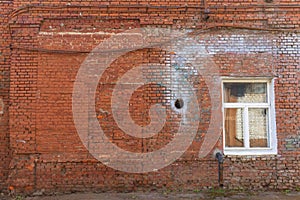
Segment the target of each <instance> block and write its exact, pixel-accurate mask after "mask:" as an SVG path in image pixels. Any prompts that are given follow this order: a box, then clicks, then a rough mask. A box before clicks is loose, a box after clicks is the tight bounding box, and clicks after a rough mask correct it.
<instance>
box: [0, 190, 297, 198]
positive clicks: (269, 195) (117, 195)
mask: <svg viewBox="0 0 300 200" xmlns="http://www.w3.org/2000/svg"><path fill="white" fill-rule="evenodd" d="M87 199H88V200H135V199H136V200H210V199H211V200H212V199H214V200H252V199H259V200H277V199H278V200H300V192H261V193H258V192H256V193H255V192H242V193H228V192H224V193H222V192H219V191H209V192H186V193H173V192H171V193H167V192H134V193H74V194H67V195H53V196H35V197H22V196H15V197H8V196H3V195H2V196H1V197H0V200H87Z"/></svg>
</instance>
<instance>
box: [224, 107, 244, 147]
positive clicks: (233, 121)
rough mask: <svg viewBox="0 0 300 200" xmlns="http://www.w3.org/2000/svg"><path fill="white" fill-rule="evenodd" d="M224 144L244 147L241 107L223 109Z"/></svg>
mask: <svg viewBox="0 0 300 200" xmlns="http://www.w3.org/2000/svg"><path fill="white" fill-rule="evenodd" d="M224 114H225V146H226V147H244V132H243V109H242V108H226V109H225V113H224Z"/></svg>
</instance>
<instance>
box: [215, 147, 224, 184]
mask: <svg viewBox="0 0 300 200" xmlns="http://www.w3.org/2000/svg"><path fill="white" fill-rule="evenodd" d="M216 159H217V160H218V175H219V178H218V182H219V186H220V187H223V162H224V156H223V154H222V153H221V152H217V153H216Z"/></svg>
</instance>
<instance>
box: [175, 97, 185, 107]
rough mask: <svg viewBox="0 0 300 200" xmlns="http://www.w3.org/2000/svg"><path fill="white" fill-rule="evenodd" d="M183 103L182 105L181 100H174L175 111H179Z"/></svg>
mask: <svg viewBox="0 0 300 200" xmlns="http://www.w3.org/2000/svg"><path fill="white" fill-rule="evenodd" d="M183 105H184V103H183V100H182V99H176V101H175V107H176V108H177V109H181V108H182V107H183Z"/></svg>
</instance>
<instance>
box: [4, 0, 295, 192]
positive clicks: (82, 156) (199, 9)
mask: <svg viewBox="0 0 300 200" xmlns="http://www.w3.org/2000/svg"><path fill="white" fill-rule="evenodd" d="M287 3H288V4H287ZM0 5H1V6H2V7H5V8H6V9H5V12H4V13H3V14H2V13H0V14H2V15H4V16H6V18H3V19H4V21H1V27H0V32H1V31H2V32H1V33H4V34H1V35H4V37H3V36H2V38H4V39H2V40H1V44H4V45H3V46H4V47H1V48H3V50H2V49H1V55H0V59H2V60H3V61H1V60H0V62H1V70H3V69H4V70H3V74H4V75H5V76H3V77H1V84H2V83H3V86H4V87H1V90H0V91H1V95H2V94H3V95H2V97H1V98H2V99H3V102H4V105H5V106H4V111H5V112H4V114H3V115H1V118H0V120H1V127H0V129H1V143H0V148H1V155H0V159H1V160H3V161H4V162H3V164H2V163H1V164H0V173H1V174H3V175H1V176H0V178H1V179H0V182H3V183H4V181H5V180H6V181H5V184H4V185H0V186H1V188H3V189H6V188H7V187H8V186H11V189H12V188H13V189H14V190H16V191H18V192H26V193H32V192H34V191H45V192H46V193H51V192H53V191H58V192H67V191H86V190H97V191H99V190H100V191H108V190H118V191H131V190H137V189H146V190H148V189H149V190H150V189H161V188H168V189H175V190H177V189H198V188H207V187H215V186H218V174H217V161H216V160H215V158H213V156H212V153H210V154H209V155H208V156H207V157H206V158H205V159H199V158H198V151H199V149H200V147H201V145H202V142H203V140H204V138H205V135H206V133H207V130H208V126H209V123H211V122H210V116H211V99H210V96H209V93H208V86H207V84H206V83H205V81H204V79H203V77H201V76H200V75H197V74H196V75H195V74H193V75H191V76H190V77H189V80H190V82H191V83H192V85H193V87H194V88H196V89H195V92H196V94H197V96H198V99H199V102H201V103H200V105H201V107H200V109H201V120H200V123H199V127H198V132H197V134H196V137H195V139H194V141H193V143H192V145H191V146H190V148H189V149H188V150H187V152H186V153H185V154H184V155H183V156H182V157H181V158H180V159H179V160H177V161H176V162H174V163H173V164H171V165H169V166H167V167H165V168H163V169H160V170H158V171H157V172H151V173H142V174H134V173H125V172H121V171H118V170H114V169H112V168H109V167H107V166H105V165H103V164H102V163H101V162H99V161H97V160H96V159H95V158H93V157H92V156H91V155H90V154H89V152H88V151H87V150H86V148H85V147H84V146H83V144H82V143H81V141H80V138H79V136H78V134H77V132H76V129H75V126H74V121H73V115H72V92H73V87H74V81H75V78H76V74H77V72H78V69H79V67H80V65H81V64H82V62H83V61H84V60H85V58H86V56H87V54H88V53H89V52H90V51H91V50H92V49H93V48H94V47H96V46H97V45H98V44H99V43H100V42H101V41H103V40H104V39H107V38H109V37H110V35H111V34H112V33H121V32H124V31H125V30H129V29H133V28H139V27H146V26H149V27H155V26H157V27H161V28H173V29H190V30H192V31H194V33H193V34H191V35H190V37H192V38H194V40H196V41H198V42H199V43H201V44H203V45H205V46H206V50H207V52H208V53H209V54H210V55H211V59H212V60H213V62H214V63H215V64H216V66H217V67H218V70H219V75H220V76H235V77H245V76H251V77H256V76H268V77H274V78H276V79H275V94H276V98H275V103H276V122H277V136H278V155H277V156H230V157H226V158H225V163H224V185H225V187H228V188H238V187H242V188H246V189H247V188H254V189H286V188H297V187H300V181H299V178H298V177H299V176H300V171H299V166H300V161H299V160H300V150H299V149H300V147H299V143H300V137H299V121H300V110H299V105H300V104H299V99H300V98H299V93H300V88H299V87H300V84H299V81H300V79H299V65H300V56H299V55H300V50H299V48H300V44H299V42H300V34H299V33H298V32H297V31H295V29H298V28H299V21H300V20H299V18H300V13H299V11H298V10H299V9H298V7H297V4H296V3H295V4H292V3H290V2H284V1H280V2H279V1H276V0H275V1H274V3H271V4H268V3H265V2H264V1H247V2H242V3H241V2H236V1H205V4H204V5H203V4H202V3H200V2H198V1H188V2H182V1H138V2H135V1H129V2H127V1H124V2H122V1H109V2H108V1H103V2H99V1H97V2H96V1H93V2H90V1H78V2H76V1H71V2H70V1H59V2H53V1H49V2H47V1H44V2H43V4H38V2H35V1H30V2H28V1H27V2H26V1H13V4H12V3H9V2H5V3H1V4H0ZM9 8H11V9H14V10H13V12H9ZM208 8H209V13H206V14H205V13H204V9H208ZM7 13H10V14H7ZM208 16H209V18H208V19H207V20H204V18H207V17H208ZM1 20H2V18H1ZM5 20H6V21H5ZM7 21H9V22H8V23H7ZM7 24H9V29H8V26H6V25H7ZM74 32H76V34H71V33H74ZM99 32H106V34H99ZM7 33H10V35H9V34H7ZM93 33H94V34H93ZM5 38H7V39H5ZM9 39H11V41H10V40H9ZM9 44H11V54H10V51H9V48H8V46H9ZM1 46H2V45H1ZM4 52H5V54H4ZM187 53H188V52H187ZM191 53H192V52H191ZM171 55H172V53H171V52H165V51H163V50H161V49H143V50H137V51H134V52H130V53H127V54H126V55H125V56H123V57H120V58H118V59H117V60H116V61H115V62H114V63H113V64H112V65H111V67H110V68H109V69H108V70H107V71H106V72H105V73H104V74H103V76H102V77H101V79H100V83H99V84H98V88H97V95H96V96H97V97H98V96H99V97H101V98H100V99H101V101H99V99H97V98H96V100H95V102H96V108H95V109H96V113H97V117H98V120H99V123H100V124H101V127H102V129H103V130H104V132H105V133H106V135H107V136H108V137H109V139H110V140H111V141H112V142H114V143H115V144H117V145H118V146H120V147H122V148H123V149H126V150H129V151H133V152H143V153H145V152H149V151H152V150H155V149H159V148H161V147H162V146H164V144H167V143H168V142H169V141H171V140H172V138H173V136H174V133H176V131H177V129H178V126H179V121H180V116H178V115H177V114H175V113H173V112H169V113H168V118H169V120H168V121H167V123H166V126H165V127H164V129H163V130H162V132H160V134H158V135H157V136H154V137H152V138H150V139H136V138H132V137H131V136H128V135H126V134H124V133H123V132H122V131H121V130H120V129H119V128H118V126H117V124H116V123H115V121H114V119H113V117H112V114H111V99H110V98H111V94H112V91H113V88H114V86H115V82H116V80H117V79H118V78H120V77H122V75H123V74H124V73H125V72H126V71H127V70H129V69H131V68H132V67H133V66H137V65H139V64H146V63H163V64H166V63H167V60H168V58H170V57H171ZM4 58H6V60H5V62H4ZM10 61H11V62H10ZM9 63H10V65H9ZM2 66H3V67H2ZM1 72H2V71H1ZM9 73H10V75H9ZM155 76H157V75H155V74H154V75H153V78H155ZM8 80H9V82H8ZM9 83H10V86H9ZM2 88H3V90H2ZM8 89H10V95H9V97H10V102H9V103H8ZM2 91H3V92H2ZM163 91H164V88H163V87H159V86H157V85H155V84H152V85H148V86H144V87H142V88H139V90H137V91H136V92H135V93H134V95H133V97H132V100H131V102H130V103H131V104H132V106H131V107H130V114H131V116H132V118H133V120H134V121H135V122H136V123H137V124H139V125H146V124H147V123H149V122H150V121H149V120H150V119H149V116H148V109H149V107H150V106H151V105H153V104H154V103H163V102H164V101H163V100H165V99H166V100H167V99H168V98H171V96H170V95H168V93H164V92H163ZM215 92H216V93H217V92H218V91H215ZM159 94H161V95H159ZM7 105H9V114H10V115H9V127H8V106H7ZM103 111H105V112H103ZM220 120H221V119H220ZM2 124H3V125H2ZM219 135H220V139H219V142H217V144H216V147H218V148H220V149H222V142H221V141H222V137H221V136H222V134H221V132H220V133H219ZM2 138H3V139H2ZM2 141H3V142H2ZM2 149H3V151H2ZM214 149H215V148H212V150H214ZM9 152H12V153H13V154H12V155H13V156H12V159H11V160H10V157H9V155H10V153H9ZM8 165H9V166H8ZM8 172H9V174H8V175H9V176H8V178H7V177H6V176H7V173H8Z"/></svg>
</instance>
